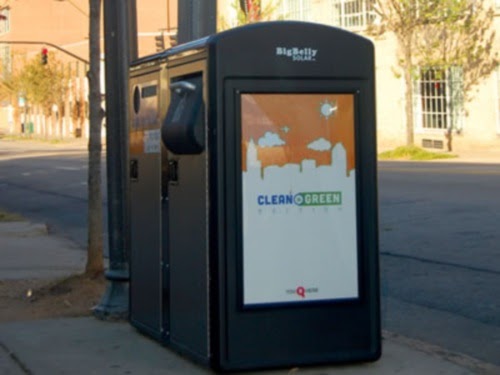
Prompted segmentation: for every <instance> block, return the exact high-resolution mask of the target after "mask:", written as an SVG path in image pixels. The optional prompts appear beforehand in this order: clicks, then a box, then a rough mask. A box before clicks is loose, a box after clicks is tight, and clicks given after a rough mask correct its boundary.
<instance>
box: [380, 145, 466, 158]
mask: <svg viewBox="0 0 500 375" xmlns="http://www.w3.org/2000/svg"><path fill="white" fill-rule="evenodd" d="M456 157H457V155H453V154H448V153H444V152H431V151H427V150H424V149H422V148H420V147H416V146H401V147H398V148H396V149H394V150H390V151H386V152H382V153H380V154H379V155H378V158H379V160H413V161H425V160H438V159H453V158H456Z"/></svg>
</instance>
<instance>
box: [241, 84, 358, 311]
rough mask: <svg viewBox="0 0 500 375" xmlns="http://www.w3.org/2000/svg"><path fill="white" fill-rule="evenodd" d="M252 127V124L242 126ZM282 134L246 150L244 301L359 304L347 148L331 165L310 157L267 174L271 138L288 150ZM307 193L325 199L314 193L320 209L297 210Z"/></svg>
mask: <svg viewBox="0 0 500 375" xmlns="http://www.w3.org/2000/svg"><path fill="white" fill-rule="evenodd" d="M314 95H316V94H314ZM245 97H246V98H245ZM245 99H246V100H251V94H246V95H242V100H245ZM269 100H272V96H271V95H269ZM242 108H243V110H245V106H244V105H242ZM292 110H293V109H292ZM298 110H300V109H298ZM338 110H342V108H339V109H338ZM268 120H269V119H268ZM352 123H353V124H354V121H352ZM276 125H277V126H282V124H276ZM245 126H251V124H245V123H242V127H245ZM287 126H290V127H293V124H289V125H287ZM353 131H354V129H353ZM276 136H278V138H279V132H276V133H275V134H268V133H266V134H265V136H264V137H262V138H261V139H257V140H253V139H251V140H250V141H249V142H248V143H247V146H246V147H245V148H244V150H245V149H246V155H243V157H244V158H245V160H246V171H243V173H242V183H243V277H244V279H243V302H244V304H245V305H255V304H269V303H285V302H308V301H320V300H335V299H352V298H357V297H358V259H357V229H356V196H355V195H356V193H355V192H356V188H355V187H356V173H355V170H351V171H347V156H346V150H345V148H344V146H343V144H342V143H337V144H331V145H329V150H328V151H327V152H331V160H332V163H331V165H327V166H325V165H321V166H317V165H316V162H315V160H307V159H306V160H303V161H302V163H301V164H300V165H298V164H286V165H283V166H272V165H271V166H267V167H266V168H262V163H261V161H259V160H258V148H259V147H265V146H266V142H268V141H271V139H272V138H275V139H274V142H277V144H280V145H284V143H283V140H281V139H278V138H276ZM266 139H267V140H266ZM322 141H323V142H324V141H325V140H324V139H319V140H318V142H317V143H318V145H319V144H320V143H321V142H322ZM327 143H328V142H327ZM313 146H314V145H313ZM307 192H314V193H318V192H323V193H324V194H313V195H316V198H314V199H316V201H315V205H312V206H301V205H297V204H296V202H297V200H296V199H298V202H300V197H299V198H295V197H296V195H297V194H299V193H307ZM290 196H292V197H294V202H293V203H290V198H289V197H290ZM332 196H334V197H335V198H336V199H337V200H336V201H335V202H334V203H335V204H332ZM287 197H288V198H287ZM302 197H304V196H303V195H302ZM339 197H341V200H340V202H339V201H338V198H339ZM308 198H309V199H311V195H309V196H308ZM321 203H324V204H321Z"/></svg>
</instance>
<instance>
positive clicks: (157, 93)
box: [129, 22, 380, 370]
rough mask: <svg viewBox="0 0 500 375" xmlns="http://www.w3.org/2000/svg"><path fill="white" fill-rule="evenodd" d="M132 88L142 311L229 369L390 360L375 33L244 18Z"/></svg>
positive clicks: (149, 328) (133, 79)
mask: <svg viewBox="0 0 500 375" xmlns="http://www.w3.org/2000/svg"><path fill="white" fill-rule="evenodd" d="M130 92H131V95H130V98H131V105H130V119H131V121H130V129H129V130H130V203H131V205H130V206H131V232H130V236H131V237H130V240H131V288H130V293H131V294H130V301H131V305H130V319H131V323H132V324H133V325H134V326H135V327H137V328H138V329H140V330H141V331H143V332H145V333H147V334H149V335H151V336H152V337H154V338H156V339H157V340H159V341H161V342H162V343H164V344H166V345H167V346H168V347H170V348H172V349H175V350H176V351H179V352H181V353H184V354H185V355H187V356H189V357H190V358H192V359H195V360H197V361H199V362H202V363H204V364H206V365H209V366H211V367H213V368H215V369H218V370H247V369H256V368H269V367H290V366H298V365H309V364H325V363H337V362H346V361H350V362H352V361H370V360H376V359H377V358H378V357H379V355H380V314H379V281H378V239H377V189H376V186H377V181H376V147H375V97H374V93H375V82H374V50H373V45H372V43H371V42H370V41H369V40H367V39H365V38H363V37H360V36H358V35H355V34H352V33H349V32H346V31H343V30H340V29H336V28H332V27H327V26H322V25H316V24H308V23H300V22H271V23H260V24H254V25H250V26H244V27H241V28H236V29H233V30H229V31H226V32H222V33H220V34H216V35H213V36H209V37H206V38H203V39H201V40H197V41H194V42H191V43H187V44H185V45H180V46H177V47H174V48H172V49H169V50H166V51H164V52H161V53H158V54H155V55H152V56H148V57H145V58H142V59H140V60H138V61H136V62H134V63H133V64H132V67H131V71H130Z"/></svg>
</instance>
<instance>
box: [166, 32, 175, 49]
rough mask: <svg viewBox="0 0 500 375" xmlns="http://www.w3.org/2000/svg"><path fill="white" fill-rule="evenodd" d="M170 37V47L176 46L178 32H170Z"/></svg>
mask: <svg viewBox="0 0 500 375" xmlns="http://www.w3.org/2000/svg"><path fill="white" fill-rule="evenodd" d="M168 38H169V41H170V47H175V46H176V45H177V33H175V34H170V35H169V36H168Z"/></svg>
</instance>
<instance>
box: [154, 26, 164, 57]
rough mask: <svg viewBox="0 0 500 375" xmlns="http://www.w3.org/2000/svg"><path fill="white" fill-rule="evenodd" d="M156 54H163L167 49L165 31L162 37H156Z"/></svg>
mask: <svg viewBox="0 0 500 375" xmlns="http://www.w3.org/2000/svg"><path fill="white" fill-rule="evenodd" d="M155 44H156V52H161V51H163V50H164V49H165V40H164V39H163V31H162V33H161V34H160V35H157V36H155Z"/></svg>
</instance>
